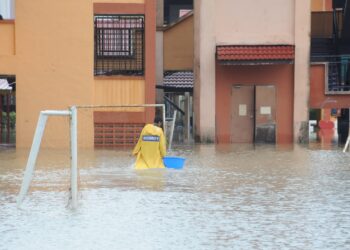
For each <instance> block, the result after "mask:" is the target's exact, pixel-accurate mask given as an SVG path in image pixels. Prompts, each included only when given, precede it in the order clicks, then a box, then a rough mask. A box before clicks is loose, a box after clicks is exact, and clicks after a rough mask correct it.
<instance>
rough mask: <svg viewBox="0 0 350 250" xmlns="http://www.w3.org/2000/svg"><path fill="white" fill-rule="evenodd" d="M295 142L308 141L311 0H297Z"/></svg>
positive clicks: (295, 29)
mask: <svg viewBox="0 0 350 250" xmlns="http://www.w3.org/2000/svg"><path fill="white" fill-rule="evenodd" d="M294 23H295V26H294V34H295V64H294V142H299V143H306V142H308V134H309V133H308V129H309V126H308V120H309V92H310V74H309V71H310V32H311V1H310V0H295V22H294Z"/></svg>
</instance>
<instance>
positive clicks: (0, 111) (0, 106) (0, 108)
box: [0, 94, 2, 143]
mask: <svg viewBox="0 0 350 250" xmlns="http://www.w3.org/2000/svg"><path fill="white" fill-rule="evenodd" d="M0 143H2V95H1V94H0Z"/></svg>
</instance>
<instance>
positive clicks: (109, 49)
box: [94, 15, 145, 76]
mask: <svg viewBox="0 0 350 250" xmlns="http://www.w3.org/2000/svg"><path fill="white" fill-rule="evenodd" d="M144 23H145V17H144V16H143V15H95V17H94V28H95V37H94V44H95V46H94V56H95V65H94V75H95V76H99V75H143V74H144V55H145V52H144V47H145V46H144V45H145V44H144V43H145V41H144Z"/></svg>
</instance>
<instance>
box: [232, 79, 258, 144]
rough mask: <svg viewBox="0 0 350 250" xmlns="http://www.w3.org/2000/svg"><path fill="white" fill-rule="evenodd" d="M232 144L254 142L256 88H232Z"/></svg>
mask: <svg viewBox="0 0 350 250" xmlns="http://www.w3.org/2000/svg"><path fill="white" fill-rule="evenodd" d="M231 100H232V101H231V103H232V104H231V142H232V143H253V141H254V86H249V85H245V86H240V85H233V86H232V98H231Z"/></svg>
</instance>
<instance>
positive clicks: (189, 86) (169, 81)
mask: <svg viewBox="0 0 350 250" xmlns="http://www.w3.org/2000/svg"><path fill="white" fill-rule="evenodd" d="M157 88H160V89H164V90H166V91H174V92H192V91H193V72H192V71H175V72H168V73H166V74H165V76H164V80H163V84H159V85H157Z"/></svg>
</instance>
